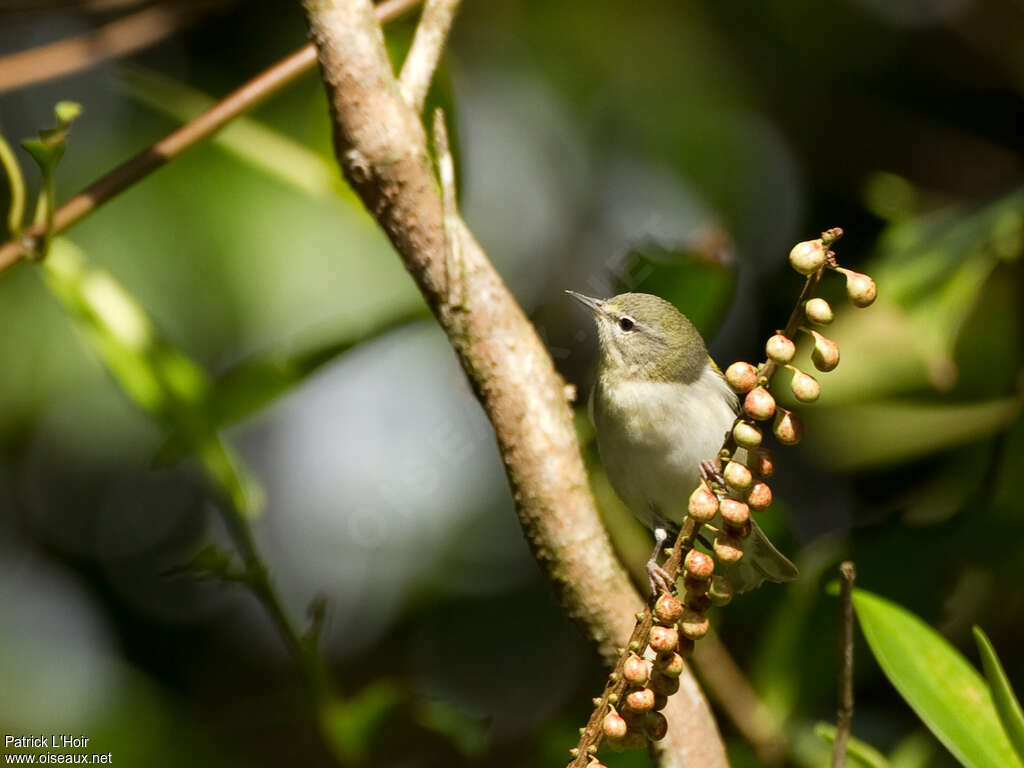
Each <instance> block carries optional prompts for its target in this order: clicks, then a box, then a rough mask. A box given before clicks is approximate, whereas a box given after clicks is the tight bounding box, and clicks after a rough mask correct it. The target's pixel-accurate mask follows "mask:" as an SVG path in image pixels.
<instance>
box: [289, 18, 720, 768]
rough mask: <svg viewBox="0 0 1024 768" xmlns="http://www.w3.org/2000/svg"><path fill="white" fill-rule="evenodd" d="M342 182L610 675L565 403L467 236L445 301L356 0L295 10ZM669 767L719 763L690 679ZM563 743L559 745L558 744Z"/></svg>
mask: <svg viewBox="0 0 1024 768" xmlns="http://www.w3.org/2000/svg"><path fill="white" fill-rule="evenodd" d="M305 7H306V12H307V16H308V19H309V26H310V33H311V36H312V38H313V41H314V43H315V45H316V47H317V50H318V52H319V57H320V66H321V71H322V74H323V79H324V83H325V85H326V87H327V91H328V98H329V101H330V106H331V116H332V119H333V122H334V139H335V150H336V153H337V156H338V161H339V163H340V164H341V166H342V170H343V172H344V174H345V177H346V178H347V179H348V180H349V182H350V183H351V184H352V186H353V188H354V189H355V190H356V192H357V193H358V194H359V196H360V197H361V198H362V200H363V202H364V204H365V205H366V207H367V209H369V211H370V212H371V213H372V214H373V215H374V217H375V218H376V220H377V221H378V223H379V224H380V226H381V227H382V228H383V229H384V231H385V232H386V233H387V235H388V237H389V239H390V240H391V242H392V244H393V245H394V247H395V249H396V250H397V251H398V253H399V255H400V256H401V258H402V260H403V262H404V263H405V266H406V268H407V269H408V270H409V272H410V274H411V275H412V276H413V278H414V279H415V280H416V283H417V285H418V286H419V288H420V290H421V292H422V293H423V295H424V297H425V298H426V300H427V303H428V304H429V305H430V307H431V308H432V309H433V311H434V313H435V314H436V316H437V319H438V322H439V323H440V325H441V326H442V328H443V329H444V331H445V332H446V333H447V335H448V337H449V340H450V341H451V344H452V346H453V347H454V349H455V351H456V353H457V354H458V357H459V360H460V362H461V363H462V366H463V369H464V370H465V371H466V374H467V376H468V377H469V379H470V382H471V383H472V385H473V388H474V391H475V392H476V395H477V397H478V399H479V400H480V402H481V404H482V405H483V407H484V410H485V411H486V413H487V415H488V417H489V418H490V420H491V424H492V426H493V427H494V432H495V436H496V438H497V441H498V447H499V450H500V452H501V456H502V460H503V462H504V464H505V471H506V474H507V476H508V480H509V484H510V486H511V489H512V493H513V497H514V499H515V503H516V509H517V512H518V515H519V519H520V522H521V524H522V527H523V531H524V533H525V535H526V538H527V540H528V541H529V543H530V546H531V548H532V550H533V552H534V555H535V556H536V557H537V559H538V561H539V562H540V564H541V566H542V567H543V568H544V570H545V571H546V573H547V574H548V576H549V578H551V580H552V581H553V582H554V584H555V586H556V588H557V590H558V592H559V596H560V598H561V600H562V602H563V604H564V606H565V608H566V610H567V612H568V613H569V614H570V615H571V616H572V617H573V618H574V619H575V620H576V621H577V622H578V623H579V624H580V626H581V627H582V628H583V630H584V631H585V632H586V634H587V635H588V636H589V637H590V639H591V640H593V641H594V643H595V644H596V646H597V648H598V651H599V653H600V654H601V657H602V659H604V661H605V662H606V663H607V664H608V665H609V666H610V665H612V664H613V663H614V662H615V660H616V658H617V657H618V653H617V650H616V649H617V648H618V646H620V645H624V644H625V643H626V642H627V640H628V638H629V634H630V630H631V628H632V625H633V616H634V614H635V613H636V612H637V611H638V610H640V609H641V608H642V607H643V602H642V600H641V598H640V596H639V594H638V593H637V592H636V590H635V589H634V588H633V586H632V584H631V583H630V582H629V580H628V578H627V576H626V573H625V571H624V570H623V568H622V566H621V565H620V564H619V562H618V561H617V559H616V557H615V555H614V552H613V551H612V547H611V543H610V541H609V539H608V536H607V534H606V532H605V530H604V528H603V526H602V525H601V523H600V520H599V518H598V516H597V513H596V510H595V507H594V502H593V498H592V497H591V494H590V490H589V487H588V485H587V477H586V473H585V470H584V468H583V462H582V460H581V458H580V453H579V446H578V444H577V442H576V434H575V430H574V428H573V423H572V413H571V410H570V408H569V401H570V400H571V399H572V397H573V395H572V393H571V391H570V389H569V388H568V387H567V386H566V384H565V382H564V380H563V379H562V378H561V377H560V376H559V374H558V373H557V372H556V371H555V369H554V366H553V364H552V361H551V358H550V356H549V355H548V353H547V351H546V350H545V348H544V345H543V344H542V342H541V340H540V338H539V337H538V336H537V334H536V332H535V331H534V329H533V326H532V325H531V324H530V322H529V320H528V319H527V318H526V316H525V315H524V314H523V311H522V309H521V308H520V307H519V305H518V304H517V303H516V301H515V299H514V298H513V297H512V295H511V293H509V290H508V288H507V287H506V286H505V284H504V283H503V282H502V280H501V277H500V276H499V275H498V274H497V272H496V271H495V269H494V267H493V266H492V264H491V263H490V261H489V260H488V259H487V257H486V255H485V253H484V252H483V250H482V249H481V247H480V245H479V244H478V243H477V242H476V240H475V239H474V238H473V236H472V233H471V232H469V230H468V229H467V228H466V227H465V226H464V225H460V227H459V240H460V243H459V245H460V249H459V250H460V254H461V259H460V260H461V269H462V282H463V288H464V293H463V297H462V303H461V304H456V303H454V302H452V301H451V299H450V292H449V291H448V290H447V287H448V282H447V278H448V275H447V269H446V264H445V248H444V242H445V238H444V216H443V205H442V200H441V196H440V193H439V189H438V185H437V182H436V181H435V178H434V175H433V173H432V169H431V165H430V160H429V157H428V154H427V150H426V136H425V132H424V129H423V126H422V124H421V123H420V121H419V118H418V116H417V112H416V111H415V110H414V109H413V108H411V107H410V105H409V104H408V103H407V102H406V101H405V100H404V98H403V97H402V95H401V91H400V89H399V87H398V83H397V82H396V80H395V78H394V75H393V73H392V70H391V66H390V63H389V62H388V58H387V55H386V52H385V49H384V39H383V34H382V32H381V29H380V25H379V24H378V23H377V21H376V19H375V18H374V16H373V12H372V11H373V9H372V6H371V5H370V3H369V1H368V0H336V1H335V2H330V0H306V2H305ZM666 716H667V717H668V718H669V720H670V723H671V725H670V729H669V737H668V739H666V742H664V743H663V747H662V751H663V752H664V753H665V754H666V755H667V757H665V758H663V759H662V763H661V764H662V765H663V766H666V768H668V767H669V766H671V768H676V767H679V768H681V767H682V766H684V765H688V766H691V767H692V766H695V765H700V766H706V767H707V768H721V767H722V766H726V765H727V764H728V763H727V761H726V758H725V753H724V748H723V746H722V741H721V737H720V736H719V734H718V731H717V728H716V726H715V723H714V720H713V718H712V717H711V713H710V711H709V709H708V705H707V702H706V701H705V699H704V697H703V695H702V694H701V692H700V690H699V688H698V686H697V684H696V682H695V681H694V679H693V677H692V676H691V675H690V674H689V672H688V671H687V672H686V673H684V676H683V680H682V686H681V692H680V693H679V694H678V695H677V696H675V697H673V701H672V703H671V704H670V705H669V707H668V709H667V710H666ZM567 746H568V745H567Z"/></svg>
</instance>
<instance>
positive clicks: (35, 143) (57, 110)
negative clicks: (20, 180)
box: [21, 101, 82, 178]
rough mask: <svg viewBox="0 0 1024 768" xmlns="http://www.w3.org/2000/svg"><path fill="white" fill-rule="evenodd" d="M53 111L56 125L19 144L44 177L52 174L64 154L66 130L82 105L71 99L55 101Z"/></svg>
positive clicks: (79, 112)
mask: <svg viewBox="0 0 1024 768" xmlns="http://www.w3.org/2000/svg"><path fill="white" fill-rule="evenodd" d="M53 111H54V114H55V115H56V116H57V125H56V127H54V128H46V129H44V130H41V131H39V136H38V138H33V139H25V140H23V141H22V142H21V146H22V147H24V148H25V149H26V151H28V153H29V154H30V155H32V159H33V160H35V161H36V163H38V165H39V169H40V170H41V171H42V172H43V177H44V178H47V177H49V176H51V175H52V174H53V172H54V170H56V168H57V164H58V163H59V162H60V159H61V158H62V157H63V156H64V149H65V148H66V145H67V136H68V130H69V129H70V128H71V123H72V121H73V120H74V119H75V118H76V117H78V116H79V115H80V114H82V107H81V106H80V105H79V104H76V103H75V102H73V101H60V102H57V105H56V106H55V107H54V108H53Z"/></svg>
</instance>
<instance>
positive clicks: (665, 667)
mask: <svg viewBox="0 0 1024 768" xmlns="http://www.w3.org/2000/svg"><path fill="white" fill-rule="evenodd" d="M654 668H655V669H656V670H657V671H658V672H659V673H660V674H662V675H665V677H679V676H680V675H681V674H683V657H682V656H680V655H679V654H678V653H676V652H675V651H673V652H671V653H661V654H658V658H657V659H656V660H655V662H654Z"/></svg>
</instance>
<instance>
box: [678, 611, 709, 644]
mask: <svg viewBox="0 0 1024 768" xmlns="http://www.w3.org/2000/svg"><path fill="white" fill-rule="evenodd" d="M710 626H711V624H710V622H708V617H707V616H705V615H704V614H703V613H702V612H699V611H694V610H687V611H685V612H684V613H683V618H681V619H680V620H679V631H680V632H681V633H682V635H683V637H688V638H690V639H691V640H699V639H700V638H702V637H704V635H706V634H707V633H708V629H709V628H710Z"/></svg>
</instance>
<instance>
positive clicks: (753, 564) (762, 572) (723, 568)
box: [720, 520, 800, 594]
mask: <svg viewBox="0 0 1024 768" xmlns="http://www.w3.org/2000/svg"><path fill="white" fill-rule="evenodd" d="M750 524H751V526H752V530H751V533H750V536H748V537H747V539H746V541H744V542H743V544H744V546H743V558H742V559H741V560H740V561H739V562H738V563H735V564H733V565H724V564H722V565H720V572H721V573H722V575H723V576H725V578H727V579H728V580H729V583H730V584H732V588H733V591H734V592H736V593H737V594H739V593H740V592H748V591H749V590H751V589H757V588H758V587H759V586H761V585H762V584H763V583H764V582H765V581H775V582H786V581H793V580H794V579H795V578H796V577H797V576H799V575H800V572H799V571H798V570H797V568H796V566H795V565H793V563H792V562H791V561H790V560H789V558H788V557H786V556H785V555H784V554H782V553H781V552H779V550H777V549H776V548H775V545H774V544H772V543H771V541H770V540H769V539H768V537H767V536H765V533H764V531H762V530H761V527H760V526H759V525H758V524H757V523H755V522H754V521H753V520H751V521H750Z"/></svg>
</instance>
